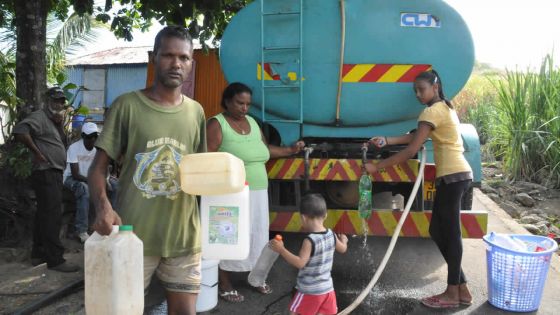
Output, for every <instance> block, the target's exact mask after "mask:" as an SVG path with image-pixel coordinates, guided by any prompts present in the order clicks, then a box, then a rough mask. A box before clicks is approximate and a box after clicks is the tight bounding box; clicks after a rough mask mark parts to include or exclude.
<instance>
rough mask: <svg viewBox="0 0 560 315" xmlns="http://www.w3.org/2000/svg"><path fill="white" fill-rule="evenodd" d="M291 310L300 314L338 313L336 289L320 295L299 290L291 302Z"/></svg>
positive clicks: (327, 314)
mask: <svg viewBox="0 0 560 315" xmlns="http://www.w3.org/2000/svg"><path fill="white" fill-rule="evenodd" d="M290 312H294V313H297V314H300V315H315V314H317V313H321V314H325V315H330V314H336V313H337V312H338V308H337V307H336V294H334V290H333V291H330V292H328V293H325V294H320V295H311V294H303V293H300V292H297V293H296V294H295V295H294V297H293V298H292V301H291V302H290Z"/></svg>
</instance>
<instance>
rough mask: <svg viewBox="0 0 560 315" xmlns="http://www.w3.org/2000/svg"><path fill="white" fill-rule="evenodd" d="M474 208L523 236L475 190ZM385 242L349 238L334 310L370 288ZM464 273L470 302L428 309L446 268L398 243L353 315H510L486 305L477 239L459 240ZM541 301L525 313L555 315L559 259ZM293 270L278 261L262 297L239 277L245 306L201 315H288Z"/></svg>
mask: <svg viewBox="0 0 560 315" xmlns="http://www.w3.org/2000/svg"><path fill="white" fill-rule="evenodd" d="M474 199H475V200H474V207H473V209H476V210H482V209H486V210H487V211H489V225H488V231H495V232H500V233H511V234H528V232H527V231H525V230H524V229H523V228H521V227H520V226H519V225H518V224H517V223H516V222H515V221H513V220H512V219H511V217H509V216H508V215H507V214H506V213H505V212H504V211H503V210H502V209H500V208H499V207H498V206H497V205H496V204H495V203H494V202H493V201H492V200H490V199H489V198H488V197H486V196H485V195H484V194H482V193H480V191H478V190H476V192H475V198H474ZM302 240H303V236H302V235H299V234H288V233H286V234H285V235H284V243H285V244H286V247H287V248H288V249H290V250H291V251H292V252H296V253H297V251H298V250H299V246H300V244H301V241H302ZM389 241H390V238H388V237H369V238H368V240H367V245H366V247H365V248H364V247H363V237H359V236H358V237H353V238H352V237H351V238H350V240H349V246H348V251H347V252H346V253H345V254H338V253H337V254H336V255H335V258H334V266H333V271H332V276H333V280H334V286H335V290H336V292H337V294H336V296H337V300H338V306H339V311H340V310H342V309H343V308H345V307H347V306H348V305H350V304H351V303H352V302H353V301H354V299H355V298H356V297H357V296H358V295H359V294H360V293H361V291H362V289H363V288H365V287H366V285H367V284H368V283H369V281H370V279H371V277H372V276H373V274H374V272H375V270H376V268H377V266H378V265H379V263H380V262H381V259H382V258H383V255H384V254H385V251H386V249H387V247H388V244H389ZM463 247H464V256H463V269H464V271H465V274H466V276H467V278H468V281H469V286H470V289H471V291H472V294H473V297H474V301H473V305H471V306H469V307H460V308H456V309H452V310H432V309H428V308H426V307H424V306H423V305H421V304H420V303H419V301H418V299H419V298H422V297H424V296H429V295H433V294H437V293H440V292H441V291H442V290H443V289H444V288H445V283H446V277H447V268H446V265H445V263H444V260H443V258H442V257H441V255H440V253H439V251H438V249H437V247H436V246H435V244H434V243H433V242H432V241H431V240H430V239H419V238H400V239H399V240H398V242H397V245H396V247H395V250H394V252H393V255H392V257H391V259H390V260H389V262H388V264H387V266H386V268H385V271H384V273H383V275H382V276H381V278H380V279H379V281H378V283H377V284H376V286H375V287H374V288H373V290H372V291H371V292H370V293H369V295H368V296H367V297H366V298H365V300H364V301H363V303H362V304H361V305H360V306H359V307H358V308H356V309H355V310H354V311H353V312H352V314H356V315H362V314H364V315H365V314H368V315H369V314H481V315H482V314H515V313H510V312H506V311H502V310H500V309H498V308H495V307H494V306H492V305H490V304H489V303H488V302H487V282H486V278H487V277H486V273H487V270H486V245H485V243H484V242H483V241H482V240H481V239H465V240H464V245H463ZM553 256H554V258H553V261H552V264H551V267H550V270H549V273H548V277H547V281H546V286H545V290H544V293H543V298H542V301H541V305H540V308H539V310H538V311H536V312H532V313H525V314H560V311H558V310H560V294H559V293H558V292H560V259H559V256H558V255H557V254H554V255H553ZM296 274H297V270H296V269H295V268H293V267H291V266H289V265H288V264H287V263H286V262H284V261H283V260H282V259H281V258H279V260H278V261H277V262H276V264H275V265H274V267H273V269H272V271H271V274H270V276H269V281H268V283H269V284H270V286H271V287H272V288H273V289H274V292H273V293H272V294H271V295H268V296H263V295H261V294H259V293H257V292H255V291H253V290H251V288H250V287H249V286H248V285H247V284H246V281H245V279H246V275H244V277H245V278H244V277H243V275H240V276H239V277H238V278H237V281H236V284H237V288H238V289H239V291H240V292H241V293H242V294H243V295H245V302H243V303H239V304H232V303H228V302H225V301H222V300H219V301H218V305H217V307H216V308H215V309H213V310H212V311H209V312H205V313H202V314H228V315H242V314H243V315H245V314H262V315H279V314H288V312H287V306H288V303H289V297H290V292H291V289H292V287H293V285H294V284H295V279H296Z"/></svg>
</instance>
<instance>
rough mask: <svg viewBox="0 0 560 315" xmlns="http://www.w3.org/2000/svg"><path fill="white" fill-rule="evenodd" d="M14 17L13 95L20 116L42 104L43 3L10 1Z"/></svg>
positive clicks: (42, 0)
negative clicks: (14, 57)
mask: <svg viewBox="0 0 560 315" xmlns="http://www.w3.org/2000/svg"><path fill="white" fill-rule="evenodd" d="M14 2H15V17H16V35H17V51H16V95H17V96H18V97H19V98H20V99H22V101H23V107H22V108H20V115H21V114H23V115H26V114H27V113H29V112H31V111H33V110H37V109H40V108H42V107H43V105H44V104H45V89H46V85H47V83H46V82H47V72H46V39H47V12H48V1H47V0H33V1H22V0H18V1H14Z"/></svg>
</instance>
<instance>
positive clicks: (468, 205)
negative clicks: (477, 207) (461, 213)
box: [461, 186, 473, 210]
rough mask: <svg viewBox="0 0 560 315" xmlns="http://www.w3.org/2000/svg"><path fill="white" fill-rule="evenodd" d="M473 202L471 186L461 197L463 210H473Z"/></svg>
mask: <svg viewBox="0 0 560 315" xmlns="http://www.w3.org/2000/svg"><path fill="white" fill-rule="evenodd" d="M472 202H473V187H472V186H471V187H469V189H468V190H467V191H466V192H465V193H464V194H463V198H462V199H461V210H472Z"/></svg>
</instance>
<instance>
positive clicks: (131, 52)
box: [66, 46, 153, 66]
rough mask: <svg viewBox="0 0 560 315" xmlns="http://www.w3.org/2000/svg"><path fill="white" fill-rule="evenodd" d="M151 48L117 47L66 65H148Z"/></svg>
mask: <svg viewBox="0 0 560 315" xmlns="http://www.w3.org/2000/svg"><path fill="white" fill-rule="evenodd" d="M152 48H153V46H140V47H117V48H113V49H109V50H103V51H99V52H96V53H92V54H89V55H85V56H81V57H78V58H75V59H72V60H69V61H68V62H66V65H67V66H79V65H92V66H93V65H114V64H143V63H148V51H150V50H152Z"/></svg>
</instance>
